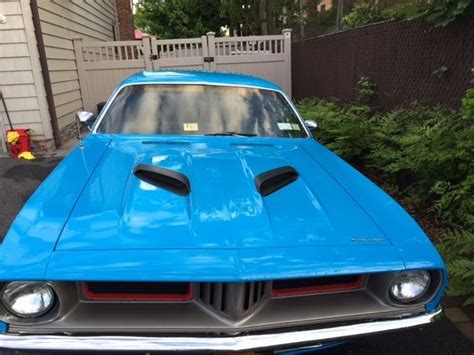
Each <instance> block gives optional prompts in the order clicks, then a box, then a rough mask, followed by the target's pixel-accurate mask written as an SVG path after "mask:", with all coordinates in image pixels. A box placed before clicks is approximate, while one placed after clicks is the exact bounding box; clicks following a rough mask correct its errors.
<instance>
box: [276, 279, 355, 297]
mask: <svg viewBox="0 0 474 355" xmlns="http://www.w3.org/2000/svg"><path fill="white" fill-rule="evenodd" d="M363 285H364V277H363V276H362V275H343V276H329V277H313V278H306V279H289V280H275V281H273V282H272V290H271V294H272V296H292V295H310V294H315V293H323V292H338V291H340V292H342V291H349V290H357V289H360V288H361V287H363Z"/></svg>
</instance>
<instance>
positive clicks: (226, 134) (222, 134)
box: [205, 132, 257, 137]
mask: <svg viewBox="0 0 474 355" xmlns="http://www.w3.org/2000/svg"><path fill="white" fill-rule="evenodd" d="M205 136H233V137H256V136H257V135H256V134H253V133H242V132H218V133H208V134H205Z"/></svg>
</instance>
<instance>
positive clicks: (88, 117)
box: [76, 111, 96, 131]
mask: <svg viewBox="0 0 474 355" xmlns="http://www.w3.org/2000/svg"><path fill="white" fill-rule="evenodd" d="M95 118H96V117H95V115H94V114H93V113H92V112H87V111H79V112H76V120H77V122H78V123H80V124H82V125H84V126H86V127H87V128H88V129H89V131H90V130H91V129H92V126H93V125H94V122H95Z"/></svg>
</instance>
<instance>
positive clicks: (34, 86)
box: [0, 0, 52, 141]
mask: <svg viewBox="0 0 474 355" xmlns="http://www.w3.org/2000/svg"><path fill="white" fill-rule="evenodd" d="M0 13H1V14H3V15H5V16H6V18H7V22H6V23H5V24H0V91H2V93H3V96H4V97H5V103H6V106H7V108H8V111H9V113H10V118H11V119H12V122H13V126H14V128H29V129H33V130H34V137H33V139H35V140H37V141H41V140H51V139H52V131H51V123H50V116H49V112H48V109H47V104H46V95H45V91H44V85H43V81H42V76H41V69H40V66H39V59H38V50H37V47H36V39H35V36H34V31H33V24H32V21H31V9H30V8H29V1H26V0H6V1H1V2H0ZM0 117H1V123H3V127H0V128H1V131H3V130H4V129H6V128H7V127H8V122H7V117H6V114H5V111H4V108H3V107H2V106H1V105H0ZM1 134H3V133H1Z"/></svg>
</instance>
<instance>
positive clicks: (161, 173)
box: [133, 164, 191, 196]
mask: <svg viewBox="0 0 474 355" xmlns="http://www.w3.org/2000/svg"><path fill="white" fill-rule="evenodd" d="M133 173H134V174H135V176H136V177H137V178H139V179H140V180H143V181H145V182H147V183H149V184H151V185H154V186H157V187H160V188H162V189H164V190H167V191H170V192H173V193H175V194H177V195H180V196H187V195H189V193H190V192H191V184H190V183H189V179H188V178H187V177H186V176H185V175H183V174H181V173H178V172H176V171H174V170H169V169H164V168H159V167H157V166H153V165H145V164H140V165H138V166H137V167H135V169H134V170H133Z"/></svg>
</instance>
